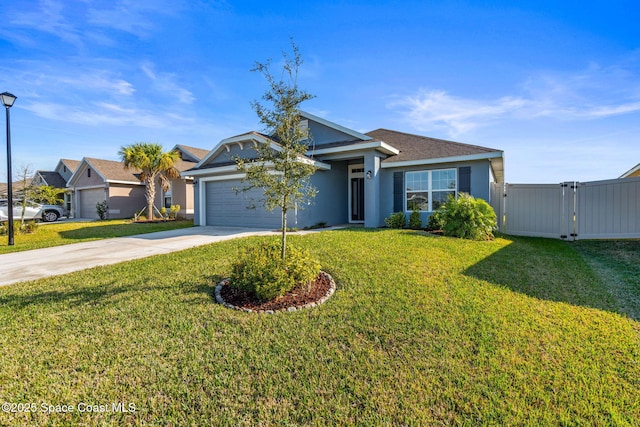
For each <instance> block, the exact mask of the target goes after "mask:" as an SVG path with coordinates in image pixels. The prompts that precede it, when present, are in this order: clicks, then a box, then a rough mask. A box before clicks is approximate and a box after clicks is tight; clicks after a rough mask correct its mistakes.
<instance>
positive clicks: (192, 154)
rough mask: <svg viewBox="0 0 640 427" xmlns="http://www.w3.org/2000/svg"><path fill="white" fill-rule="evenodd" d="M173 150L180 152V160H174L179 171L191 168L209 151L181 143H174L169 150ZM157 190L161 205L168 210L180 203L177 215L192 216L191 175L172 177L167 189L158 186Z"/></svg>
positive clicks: (192, 193)
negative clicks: (163, 189) (160, 194)
mask: <svg viewBox="0 0 640 427" xmlns="http://www.w3.org/2000/svg"><path fill="white" fill-rule="evenodd" d="M174 150H175V151H178V153H180V160H178V161H177V162H176V164H175V167H176V169H178V170H179V171H180V172H181V173H182V172H185V171H187V170H190V169H193V168H194V167H195V166H196V165H197V164H198V162H199V161H200V160H202V159H203V158H204V157H205V156H206V155H207V154H208V153H209V150H203V149H202V148H195V147H188V146H186V145H182V144H178V145H176V146H175V147H173V148H172V150H171V151H174ZM158 190H159V191H160V192H162V203H161V205H162V206H164V207H165V208H167V210H169V208H170V207H171V206H172V205H180V212H179V213H178V215H180V216H183V217H186V218H189V219H191V218H193V212H194V200H193V197H194V191H193V177H191V176H182V177H180V178H178V179H173V180H171V187H170V188H169V191H166V192H163V191H162V189H160V188H159V187H158Z"/></svg>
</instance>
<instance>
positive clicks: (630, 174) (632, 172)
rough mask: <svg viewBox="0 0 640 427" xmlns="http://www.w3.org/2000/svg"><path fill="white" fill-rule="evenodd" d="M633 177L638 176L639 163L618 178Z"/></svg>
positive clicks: (639, 174) (639, 171)
mask: <svg viewBox="0 0 640 427" xmlns="http://www.w3.org/2000/svg"><path fill="white" fill-rule="evenodd" d="M634 176H640V163H638V164H637V165H635V166H634V167H632V168H631V169H629V170H628V171H626V172H625V173H623V174H622V175H620V178H632V177H634Z"/></svg>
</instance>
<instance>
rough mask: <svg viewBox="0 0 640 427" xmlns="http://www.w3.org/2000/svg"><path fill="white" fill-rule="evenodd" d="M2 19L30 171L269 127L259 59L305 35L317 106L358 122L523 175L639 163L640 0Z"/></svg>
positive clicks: (129, 4)
mask: <svg viewBox="0 0 640 427" xmlns="http://www.w3.org/2000/svg"><path fill="white" fill-rule="evenodd" d="M0 16H2V17H3V19H2V25H0V91H9V92H11V93H13V94H14V95H16V96H17V97H18V98H17V100H16V102H15V104H14V106H13V107H12V108H11V110H10V114H11V147H12V164H13V171H14V175H15V174H16V171H19V170H21V169H24V168H26V167H29V168H30V169H32V170H53V169H54V168H55V167H56V165H57V163H58V161H59V160H60V159H61V158H67V159H76V160H80V159H81V158H82V157H97V158H103V159H110V160H118V150H119V149H120V147H122V146H125V145H129V144H133V143H136V142H143V141H144V142H157V143H160V144H162V145H163V147H164V148H165V149H166V150H169V149H171V148H172V147H173V146H175V145H176V144H184V145H189V146H194V147H199V148H205V149H212V148H214V147H215V145H216V144H217V143H218V142H219V141H220V140H222V139H224V138H226V137H229V136H234V135H238V134H241V133H244V132H247V131H250V130H257V131H262V130H264V129H263V128H262V126H261V124H260V123H259V122H258V119H257V116H256V114H255V111H254V110H253V109H252V107H251V103H252V101H256V100H260V98H261V97H262V95H263V93H264V92H265V90H266V89H267V83H266V81H265V79H264V77H263V76H262V75H260V74H259V73H256V72H252V71H251V69H252V68H253V66H254V64H255V63H256V62H260V63H265V62H266V61H268V60H272V62H271V69H272V72H273V74H274V75H276V76H278V75H279V73H280V71H281V69H282V64H283V62H282V52H283V51H284V52H289V53H290V40H291V39H293V40H294V41H295V43H296V45H297V46H298V48H299V50H300V54H301V56H302V59H303V60H304V64H303V65H302V67H301V69H300V75H299V80H298V84H299V86H300V88H301V89H304V90H306V91H308V92H310V93H311V94H313V95H314V96H315V98H314V99H312V100H309V101H307V102H305V103H304V104H302V106H301V108H302V109H303V110H305V111H308V112H310V113H312V114H315V115H318V116H321V117H323V118H325V119H327V120H330V121H333V122H335V123H338V124H340V125H343V126H346V127H349V128H351V129H354V130H357V131H360V132H368V131H371V130H375V129H378V128H386V129H392V130H397V131H402V132H407V133H414V134H419V135H426V136H430V137H434V138H442V139H447V140H453V141H458V142H463V143H467V144H473V145H480V146H485V147H491V148H495V149H498V150H502V151H504V157H505V180H506V181H507V182H510V183H557V182H563V181H582V182H586V181H595V180H605V179H614V178H617V177H618V176H620V175H621V174H623V173H624V172H626V171H627V170H629V169H631V168H632V167H633V166H634V165H636V164H637V163H639V162H640V137H639V135H640V25H638V17H640V5H638V4H637V2H635V1H630V0H629V1H626V0H622V1H616V0H609V1H607V2H604V1H600V0H591V1H588V2H585V1H579V2H578V1H573V0H567V1H557V0H554V1H546V0H540V1H517V0H511V1H430V0H423V1H379V0H366V1H362V0H345V1H322V0H318V1H307V0H296V1H278V0H271V1H241V0H240V1H231V0H229V1H224V0H221V1H208V0H100V1H94V0H12V1H2V2H0ZM0 123H2V125H3V126H4V124H5V121H4V120H0ZM1 134H2V135H3V136H4V132H1ZM0 140H2V144H1V145H0V147H2V148H3V149H0V177H2V178H0V181H4V182H6V170H7V169H6V149H5V148H4V147H5V145H4V142H5V138H0ZM14 179H15V178H14Z"/></svg>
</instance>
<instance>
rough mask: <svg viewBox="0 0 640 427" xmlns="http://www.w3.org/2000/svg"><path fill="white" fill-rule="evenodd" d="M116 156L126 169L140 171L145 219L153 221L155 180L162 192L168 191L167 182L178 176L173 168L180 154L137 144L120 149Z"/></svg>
mask: <svg viewBox="0 0 640 427" xmlns="http://www.w3.org/2000/svg"><path fill="white" fill-rule="evenodd" d="M118 155H119V156H120V157H121V158H122V161H123V162H124V167H125V168H126V169H140V171H141V172H140V182H143V183H144V184H145V194H144V195H145V197H146V198H147V218H149V219H153V202H154V200H155V197H156V180H157V179H159V180H160V185H161V186H162V189H163V190H164V191H168V190H169V180H170V179H175V178H178V177H179V176H180V172H179V171H178V169H176V168H175V166H174V165H175V162H176V160H179V159H180V153H178V152H177V151H168V152H163V151H162V146H161V145H160V144H155V143H150V142H137V143H135V144H131V145H127V146H125V147H121V148H120V151H119V152H118Z"/></svg>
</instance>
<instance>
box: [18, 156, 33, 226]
mask: <svg viewBox="0 0 640 427" xmlns="http://www.w3.org/2000/svg"><path fill="white" fill-rule="evenodd" d="M17 175H18V185H19V186H20V188H19V190H18V191H19V192H20V193H21V194H22V198H21V199H20V201H19V202H18V203H19V205H20V208H21V212H20V226H23V225H24V213H25V211H26V210H27V202H28V201H29V200H30V199H32V198H33V196H34V195H35V187H34V186H33V169H32V167H31V165H21V166H20V168H19V169H18V174H17Z"/></svg>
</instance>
